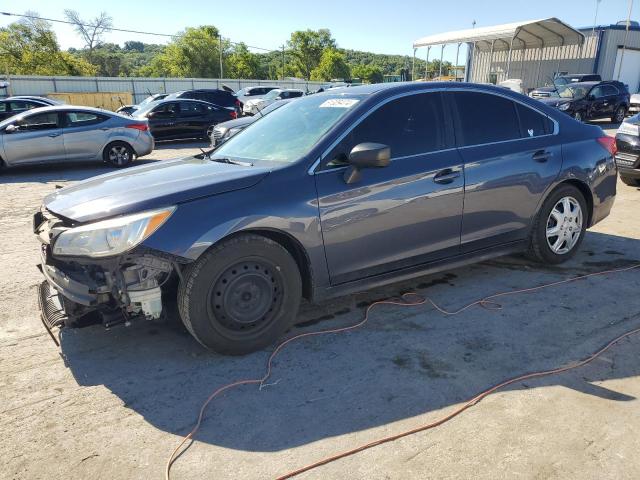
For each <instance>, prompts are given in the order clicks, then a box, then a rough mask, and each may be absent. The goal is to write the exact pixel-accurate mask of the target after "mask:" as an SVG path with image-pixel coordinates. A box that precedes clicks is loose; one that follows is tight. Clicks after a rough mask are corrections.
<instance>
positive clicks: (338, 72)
mask: <svg viewBox="0 0 640 480" xmlns="http://www.w3.org/2000/svg"><path fill="white" fill-rule="evenodd" d="M350 78H351V69H350V68H349V65H347V62H346V60H345V57H344V55H343V54H342V53H340V52H338V51H337V50H336V49H334V48H327V49H326V50H325V51H324V53H323V54H322V57H321V58H320V63H319V64H318V66H317V67H316V68H314V69H313V70H312V72H311V80H333V79H341V80H348V79H350Z"/></svg>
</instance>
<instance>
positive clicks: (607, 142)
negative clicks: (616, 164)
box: [598, 135, 618, 157]
mask: <svg viewBox="0 0 640 480" xmlns="http://www.w3.org/2000/svg"><path fill="white" fill-rule="evenodd" d="M598 143H599V144H600V145H602V146H603V147H604V149H605V150H606V151H607V152H609V153H610V154H611V156H612V157H615V155H616V153H618V146H617V145H616V139H615V138H613V137H609V136H608V135H605V136H604V137H599V138H598Z"/></svg>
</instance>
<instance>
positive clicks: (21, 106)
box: [9, 101, 33, 113]
mask: <svg viewBox="0 0 640 480" xmlns="http://www.w3.org/2000/svg"><path fill="white" fill-rule="evenodd" d="M9 107H10V108H11V111H12V112H15V113H20V112H24V111H26V110H29V109H30V108H33V107H29V106H28V104H27V102H23V101H14V102H9Z"/></svg>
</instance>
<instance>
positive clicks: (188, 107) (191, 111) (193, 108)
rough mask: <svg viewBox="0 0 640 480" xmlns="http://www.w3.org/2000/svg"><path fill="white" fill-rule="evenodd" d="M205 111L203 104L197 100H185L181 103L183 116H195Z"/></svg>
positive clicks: (181, 114)
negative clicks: (196, 101)
mask: <svg viewBox="0 0 640 480" xmlns="http://www.w3.org/2000/svg"><path fill="white" fill-rule="evenodd" d="M202 111H203V109H202V108H201V104H199V103H195V102H184V103H182V104H181V105H180V116H181V117H194V116H198V115H200V113H201V112H202Z"/></svg>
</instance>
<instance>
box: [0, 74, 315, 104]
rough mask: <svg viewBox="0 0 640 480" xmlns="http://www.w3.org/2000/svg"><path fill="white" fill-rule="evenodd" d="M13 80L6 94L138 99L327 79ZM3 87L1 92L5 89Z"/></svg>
mask: <svg viewBox="0 0 640 480" xmlns="http://www.w3.org/2000/svg"><path fill="white" fill-rule="evenodd" d="M0 79H2V80H6V81H8V82H9V86H8V87H7V89H6V95H47V94H50V93H96V92H129V93H131V94H132V95H133V100H134V102H135V103H138V102H140V101H142V100H144V98H146V97H147V96H149V95H150V94H152V93H172V92H178V91H180V90H193V89H195V88H220V87H221V86H222V85H223V84H224V85H227V86H228V87H231V88H232V89H234V90H240V89H241V88H244V87H252V86H255V85H268V86H277V87H282V88H299V89H301V90H305V91H314V90H317V89H318V88H320V87H321V86H322V85H326V84H327V82H305V81H301V80H251V79H237V78H233V79H231V78H222V79H215V78H152V77H149V78H147V77H144V78H143V77H49V76H35V75H33V76H32V75H15V76H14V75H11V76H8V77H0ZM3 90H4V89H0V95H2V94H3V93H5V92H4V91H3Z"/></svg>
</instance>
